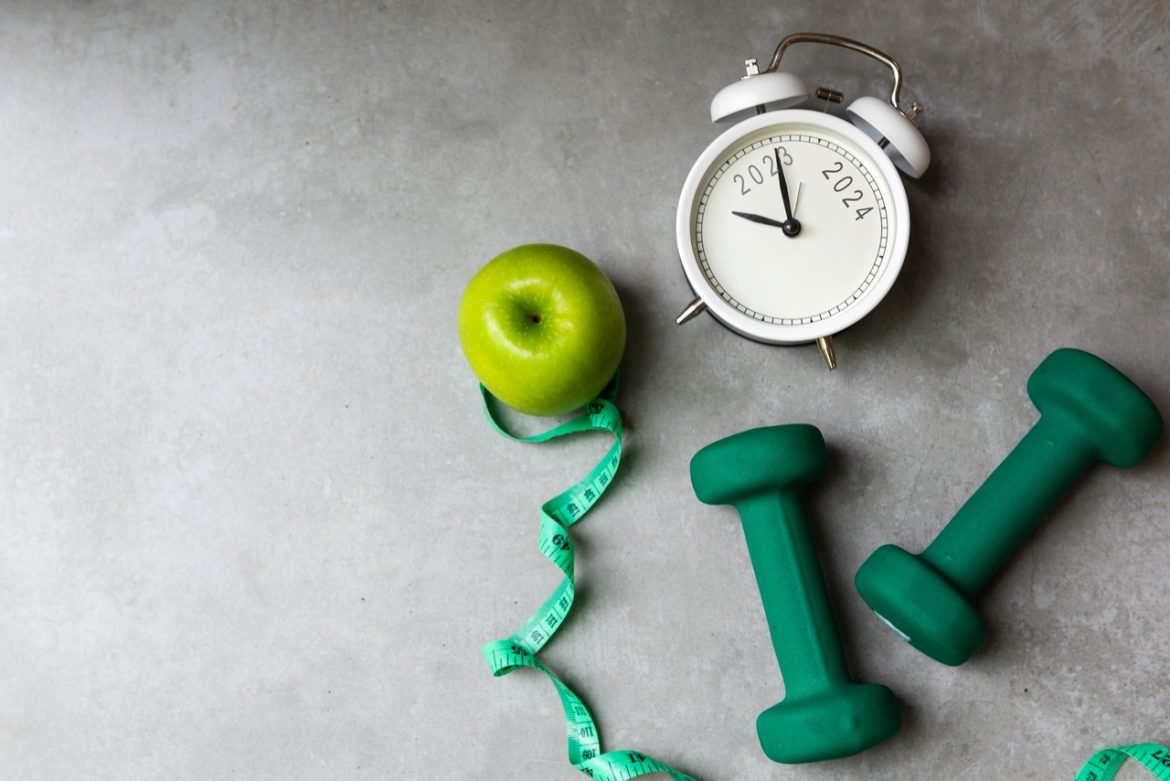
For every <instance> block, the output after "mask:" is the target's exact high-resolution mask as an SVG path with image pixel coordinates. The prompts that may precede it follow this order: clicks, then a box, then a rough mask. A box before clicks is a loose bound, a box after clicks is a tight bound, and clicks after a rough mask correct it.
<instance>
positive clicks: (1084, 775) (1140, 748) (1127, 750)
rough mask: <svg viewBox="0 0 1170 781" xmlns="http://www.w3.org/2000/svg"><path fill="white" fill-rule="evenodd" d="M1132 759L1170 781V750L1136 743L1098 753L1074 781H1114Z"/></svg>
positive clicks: (1153, 744) (1160, 777)
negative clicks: (1118, 772) (1123, 766)
mask: <svg viewBox="0 0 1170 781" xmlns="http://www.w3.org/2000/svg"><path fill="white" fill-rule="evenodd" d="M1130 759H1132V760H1134V761H1136V762H1139V763H1141V764H1142V765H1143V766H1144V767H1145V768H1146V770H1149V771H1150V772H1151V773H1153V774H1154V776H1155V777H1156V778H1158V779H1161V781H1170V749H1168V748H1166V747H1165V746H1161V745H1159V744H1157V743H1136V744H1134V745H1132V746H1118V747H1117V748H1107V749H1105V750H1104V751H1098V752H1097V753H1096V754H1094V755H1093V756H1092V757H1091V758H1090V759H1089V761H1088V762H1086V763H1085V766H1084V767H1083V768H1081V772H1079V773H1077V777H1076V778H1074V779H1073V781H1112V779H1114V778H1116V777H1117V771H1119V770H1121V766H1122V765H1124V764H1125V763H1126V761H1127V760H1130Z"/></svg>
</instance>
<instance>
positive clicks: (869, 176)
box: [678, 110, 910, 344]
mask: <svg viewBox="0 0 1170 781" xmlns="http://www.w3.org/2000/svg"><path fill="white" fill-rule="evenodd" d="M778 115H779V116H783V117H784V120H783V121H778V119H779V116H778ZM872 145H873V143H872V141H870V140H869V139H868V138H867V137H865V136H864V135H863V134H862V133H861V132H860V131H858V130H857V129H856V128H854V127H853V126H851V125H849V124H847V123H845V122H843V121H842V120H840V119H838V118H836V117H833V116H829V115H826V114H822V113H818V112H814V111H803V110H788V111H784V112H777V114H772V115H769V114H762V115H759V116H756V117H753V118H751V119H748V120H746V121H744V122H741V123H739V124H738V125H736V126H735V127H733V128H731V129H730V130H729V131H728V132H727V133H724V134H723V135H722V136H720V137H719V138H718V139H716V141H715V143H713V144H712V145H711V146H710V147H708V149H707V151H706V152H705V153H704V155H703V157H701V158H700V159H699V160H698V161H697V162H696V164H695V166H694V168H693V169H692V171H691V175H690V176H689V177H688V179H687V182H686V184H685V185H684V188H683V194H682V199H683V202H684V203H680V209H679V225H678V229H679V232H680V236H679V245H680V247H683V246H684V242H685V245H687V246H689V247H690V248H691V250H692V253H693V254H692V255H691V257H690V258H687V257H686V256H685V255H684V258H683V261H684V262H683V266H684V269H685V271H686V273H687V277H688V279H689V281H690V283H691V286H692V288H694V289H695V290H696V291H698V290H700V289H703V288H707V289H709V290H710V291H713V292H714V293H715V295H714V296H710V295H708V296H704V300H705V301H707V302H708V306H709V307H710V308H711V310H712V314H714V315H716V316H717V317H718V319H720V320H721V321H723V322H724V323H725V324H726V325H727V326H728V327H730V328H731V329H732V330H734V331H737V332H738V333H741V334H742V335H744V336H747V337H749V338H752V339H756V340H758V341H762V342H770V343H773V344H800V343H805V342H810V341H813V340H816V339H818V338H821V337H824V336H829V335H831V334H834V333H837V332H839V331H841V330H843V329H845V328H847V327H849V326H850V325H852V324H853V323H855V322H856V321H857V320H859V319H861V318H862V317H863V316H864V315H866V314H867V313H868V312H869V311H870V310H871V309H873V307H874V306H876V305H877V303H878V302H879V301H880V300H881V299H882V297H883V296H884V295H885V294H886V293H887V292H888V291H889V288H890V286H891V285H892V284H893V282H894V279H895V278H896V277H897V275H898V271H899V270H900V268H901V265H902V261H903V259H904V257H905V254H906V245H907V242H908V234H909V222H910V220H909V208H908V205H907V201H906V195H905V191H904V189H903V188H902V186H901V182H900V181H899V179H898V175H897V172H896V171H895V169H894V166H893V165H892V164H891V163H890V162H889V160H888V159H886V158H885V156H884V155H883V156H871V155H870V154H868V153H867V152H866V151H865V149H866V147H867V146H872ZM891 182H893V183H894V184H895V185H896V186H891V184H890V183H891ZM785 188H786V190H787V191H786V192H785ZM785 199H787V204H786V203H785ZM688 201H689V204H690V208H689V209H687V208H685V206H684V204H685V203H686V202H688ZM789 219H792V220H793V222H794V223H795V224H796V226H797V227H796V230H798V234H796V235H794V234H793V232H792V231H791V230H785V227H786V226H785V223H786V222H788V220H789ZM684 231H685V234H686V235H685V236H684V235H683V232H684ZM688 259H689V260H691V261H692V262H690V263H688V262H687V261H688Z"/></svg>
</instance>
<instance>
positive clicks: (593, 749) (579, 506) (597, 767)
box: [480, 381, 695, 781]
mask: <svg viewBox="0 0 1170 781" xmlns="http://www.w3.org/2000/svg"><path fill="white" fill-rule="evenodd" d="M480 392H481V393H482V394H483V401H484V409H485V410H486V411H487V416H488V420H489V421H490V422H491V424H492V427H493V428H495V430H496V431H497V432H499V433H500V434H502V435H503V436H505V437H507V438H508V439H511V440H514V441H517V442H530V443H535V442H547V441H549V440H551V439H556V438H558V437H563V436H568V435H570V434H578V433H581V432H585V431H608V432H609V433H610V434H613V437H614V443H613V445H612V446H611V447H610V448H609V451H608V452H607V453H606V454H605V456H603V457H602V459H601V460H600V461H599V462H598V463H597V465H596V466H594V467H593V469H591V470H590V471H589V474H587V475H586V476H585V477H584V478H582V479H581V480H579V481H578V482H577V483H576V484H575V485H574V486H573V487H572V488H569V489H568V490H567V491H564V492H562V493H560V494H558V495H557V496H555V497H553V498H552V499H549V500H548V501H547V502H545V503H544V504H543V505H541V508H540V535H539V547H540V552H541V554H543V555H544V557H545V558H546V559H548V560H549V561H551V562H552V563H553V564H555V565H556V567H557V568H558V569H559V570H560V571H561V572H562V573H563V574H564V578H563V579H562V580H561V583H560V585H558V586H557V588H556V589H555V590H554V591H553V593H552V594H551V595H550V596H549V597H548V599H546V600H545V601H544V603H543V604H542V605H541V606H540V607H539V608H538V609H537V611H536V612H535V613H533V614H532V616H531V617H530V618H529V619H528V620H527V621H525V622H524V624H523V625H522V626H521V627H520V628H519V629H517V630H516V631H515V632H513V633H512V635H511V636H510V637H507V638H505V639H503V640H496V641H494V642H491V643H488V644H487V645H485V646H484V647H483V655H484V658H485V659H487V663H488V666H489V667H490V668H491V671H492V675H494V676H496V677H497V678H498V677H501V676H504V675H507V674H508V673H510V672H512V671H513V670H518V669H521V668H524V667H530V668H532V669H534V670H539V671H540V672H542V673H544V674H545V675H546V676H548V679H549V680H550V681H552V684H553V686H554V687H555V688H556V690H557V695H558V696H559V697H560V700H561V707H562V709H563V710H564V713H565V731H566V733H567V737H568V744H569V762H570V764H572V765H573V766H574V767H576V768H577V769H578V770H580V771H581V772H582V773H584V774H585V775H587V776H589V777H591V778H593V779H596V781H628V779H632V778H638V777H639V776H644V775H648V774H650V773H667V774H669V775H670V776H671V777H672V778H674V779H676V781H695V779H693V778H691V777H690V776H688V775H685V774H683V773H680V772H678V771H677V770H674V769H673V768H671V767H670V766H669V765H666V764H663V763H662V762H659V761H658V760H656V759H654V758H653V757H649V756H647V755H645V754H643V753H641V752H639V751H608V752H603V751H602V750H601V737H600V736H599V735H598V734H597V725H596V723H595V722H594V721H593V717H592V716H591V715H590V713H589V709H588V708H586V707H585V703H583V702H582V701H581V698H580V697H578V696H577V695H576V694H574V693H573V691H572V690H571V689H569V687H568V686H566V685H565V684H564V683H563V682H562V681H561V680H560V679H559V678H558V677H557V676H556V674H555V673H553V672H552V671H551V670H550V669H548V668H547V667H546V666H545V665H544V664H543V663H542V662H540V661H539V660H538V659H537V658H536V654H537V652H538V651H540V649H541V648H543V647H544V646H545V645H546V644H548V642H549V641H550V640H551V639H552V637H553V635H554V634H556V631H557V630H558V629H560V627H561V625H562V624H564V622H565V619H566V618H568V616H569V611H570V610H571V609H572V607H573V595H574V593H575V587H574V581H573V540H572V538H571V537H570V536H569V527H570V526H572V525H573V524H574V523H576V522H577V521H579V520H581V519H582V518H583V517H584V516H585V514H586V513H588V512H589V510H590V508H592V507H593V505H595V504H596V503H597V501H598V499H600V498H601V495H602V494H603V493H605V491H606V489H608V488H609V486H610V485H611V484H612V482H613V478H614V475H615V474H617V470H618V466H619V465H620V464H621V455H622V418H621V414H620V413H619V412H618V409H617V407H616V406H614V403H613V400H614V396H615V395H616V393H617V384H616V381H615V382H613V383H610V385H609V386H608V387H607V388H606V389H605V390H604V391H602V393H601V395H600V396H598V398H596V399H595V400H593V401H592V402H590V403H589V405H588V407H586V411H585V413H584V414H582V415H580V416H578V417H576V418H573V419H572V420H569V421H567V422H565V423H562V424H560V425H559V426H556V427H554V428H552V429H549V430H548V431H545V432H543V433H540V434H535V435H533V436H528V437H517V436H514V435H512V434H511V433H509V432H508V431H507V430H506V429H505V428H504V427H503V425H502V424H501V423H500V421H499V419H498V417H497V416H496V412H495V409H494V402H495V399H494V398H493V397H492V395H491V393H489V392H488V390H487V389H486V388H484V387H483V386H482V385H481V386H480Z"/></svg>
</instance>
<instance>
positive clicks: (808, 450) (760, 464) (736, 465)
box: [691, 423, 829, 504]
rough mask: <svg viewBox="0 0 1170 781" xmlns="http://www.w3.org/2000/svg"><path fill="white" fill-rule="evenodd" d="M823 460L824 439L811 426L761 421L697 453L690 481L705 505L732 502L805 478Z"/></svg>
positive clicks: (806, 480)
mask: <svg viewBox="0 0 1170 781" xmlns="http://www.w3.org/2000/svg"><path fill="white" fill-rule="evenodd" d="M828 462H829V455H828V452H827V450H826V449H825V439H824V437H823V436H821V432H820V430H819V429H817V427H816V426H810V425H807V424H803V423H797V424H792V425H787V426H766V427H764V428H754V429H750V430H748V431H742V432H740V433H739V434H734V435H732V436H730V437H727V438H726V439H721V440H719V441H718V442H712V443H711V444H710V445H707V447H705V448H703V449H702V450H700V451H699V452H698V453H696V454H695V457H694V458H693V459H691V483H692V484H693V485H694V488H695V495H696V496H698V497H699V501H701V502H704V503H705V504H736V503H737V502H739V501H741V500H744V499H750V498H751V497H753V496H757V495H759V494H761V493H764V492H768V491H783V490H788V489H792V488H799V487H800V486H803V485H805V484H806V483H810V482H812V481H813V480H815V479H816V478H817V477H819V476H820V475H821V474H823V473H824V471H825V468H826V467H827V466H828Z"/></svg>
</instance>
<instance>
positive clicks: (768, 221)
mask: <svg viewBox="0 0 1170 781" xmlns="http://www.w3.org/2000/svg"><path fill="white" fill-rule="evenodd" d="M732 214H734V215H735V216H736V217H743V218H744V219H745V220H751V221H752V222H758V223H760V224H761V225H771V226H773V227H776V228H781V229H782V228H783V227H784V223H782V222H781V221H780V220H773V219H772V218H771V217H765V216H763V215H762V214H750V213H748V212H732Z"/></svg>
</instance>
